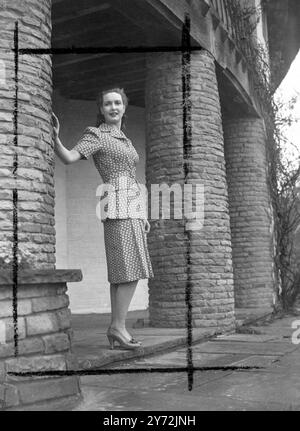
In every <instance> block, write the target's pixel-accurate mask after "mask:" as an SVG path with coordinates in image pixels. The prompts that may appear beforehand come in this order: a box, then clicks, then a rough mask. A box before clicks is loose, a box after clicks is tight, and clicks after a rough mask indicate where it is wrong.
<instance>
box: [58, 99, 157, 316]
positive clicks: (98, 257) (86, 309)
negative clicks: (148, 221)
mask: <svg viewBox="0 0 300 431" xmlns="http://www.w3.org/2000/svg"><path fill="white" fill-rule="evenodd" d="M53 111H54V112H55V113H56V115H57V116H58V118H59V120H60V125H61V129H60V139H61V141H62V143H63V144H64V145H65V146H66V147H67V148H69V149H71V148H73V147H74V145H75V144H76V143H77V141H78V140H79V139H80V137H81V135H82V132H83V130H84V129H85V127H87V126H95V120H96V104H95V102H90V101H81V100H67V99H65V98H63V97H61V95H60V94H59V93H58V92H57V91H54V95H53ZM127 119H128V120H127V129H126V132H125V133H126V135H127V136H128V137H129V138H130V139H131V140H132V142H133V145H134V146H135V148H136V150H137V152H138V154H139V156H140V163H139V165H138V166H137V180H138V181H139V182H141V183H145V123H144V109H142V108H138V107H128V110H127ZM57 159H58V158H57ZM101 183H102V179H101V177H100V175H99V173H98V171H97V170H96V168H95V166H94V164H93V160H92V158H91V159H89V160H81V161H79V162H77V163H75V164H72V165H68V166H65V165H63V164H62V163H61V162H60V160H57V162H56V169H55V191H56V205H55V219H56V232H57V235H56V267H57V268H69V269H71V268H74V269H81V270H82V272H83V281H82V282H79V283H68V287H69V296H70V307H71V311H72V312H73V313H91V312H100V313H105V312H110V299H109V283H108V281H107V267H106V255H105V246H104V236H103V226H102V222H101V221H100V220H99V219H98V218H97V217H96V205H97V202H98V201H97V198H96V189H97V187H98V185H99V184H101ZM147 307H148V280H147V279H145V280H140V281H139V283H138V286H137V289H136V293H135V295H134V297H133V300H132V303H131V305H130V310H143V309H146V308H147Z"/></svg>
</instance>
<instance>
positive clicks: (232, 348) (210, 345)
mask: <svg viewBox="0 0 300 431" xmlns="http://www.w3.org/2000/svg"><path fill="white" fill-rule="evenodd" d="M295 349H296V346H295V345H293V344H292V343H289V342H273V341H269V342H267V343H262V342H258V343H256V342H248V343H245V342H240V341H228V342H224V341H215V340H214V341H208V342H205V343H202V344H200V345H197V346H195V348H194V351H195V352H197V353H222V354H224V353H235V352H236V353H249V354H256V355H263V356H266V355H279V356H280V355H284V354H286V353H288V352H292V351H293V350H295Z"/></svg>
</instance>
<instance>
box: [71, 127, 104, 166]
mask: <svg viewBox="0 0 300 431" xmlns="http://www.w3.org/2000/svg"><path fill="white" fill-rule="evenodd" d="M101 147H102V141H101V139H100V137H99V136H98V134H97V133H96V131H95V130H94V128H93V127H87V128H86V129H85V130H84V132H83V135H82V137H81V138H80V139H79V141H78V142H77V144H76V145H75V146H74V147H73V148H72V150H76V151H78V152H79V153H80V154H81V155H82V156H83V158H84V159H85V160H87V159H88V158H89V157H90V156H91V155H93V154H94V153H96V152H97V151H99V150H100V149H101Z"/></svg>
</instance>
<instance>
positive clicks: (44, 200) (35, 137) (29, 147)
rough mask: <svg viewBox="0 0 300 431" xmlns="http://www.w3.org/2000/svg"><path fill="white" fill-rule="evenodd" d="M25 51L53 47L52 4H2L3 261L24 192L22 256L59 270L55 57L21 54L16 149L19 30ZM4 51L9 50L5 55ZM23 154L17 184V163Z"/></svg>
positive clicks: (25, 0)
mask: <svg viewBox="0 0 300 431" xmlns="http://www.w3.org/2000/svg"><path fill="white" fill-rule="evenodd" d="M16 21H17V22H18V27H19V48H38V47H39V48H49V47H50V41H51V1H50V0H16V1H13V2H4V5H3V2H2V4H1V17H0V38H1V47H2V50H1V54H0V67H1V69H2V74H1V76H2V77H4V78H5V79H3V80H2V85H1V87H0V151H1V161H0V190H1V191H0V230H1V237H0V257H2V258H4V259H7V260H10V259H11V249H12V228H13V222H12V220H13V211H12V208H13V200H12V199H13V198H12V196H13V194H12V193H13V192H12V190H13V188H17V189H18V231H19V238H18V239H19V252H20V257H23V258H24V259H25V260H26V261H27V262H29V263H30V265H31V266H35V267H36V268H54V264H55V229H54V223H55V222H54V179H53V162H52V161H53V146H52V142H51V140H52V135H51V93H52V69H51V58H50V56H49V55H29V54H28V55H27V54H26V55H23V54H20V55H19V61H18V64H19V70H18V118H17V120H18V148H17V149H16V148H15V147H14V109H15V105H14V103H15V100H14V98H15V88H16V83H15V57H14V52H13V51H12V49H13V48H14V29H15V22H16ZM3 48H5V49H7V51H5V50H4V49H3ZM15 152H17V154H18V168H17V181H16V183H15V182H14V176H13V159H14V153H15Z"/></svg>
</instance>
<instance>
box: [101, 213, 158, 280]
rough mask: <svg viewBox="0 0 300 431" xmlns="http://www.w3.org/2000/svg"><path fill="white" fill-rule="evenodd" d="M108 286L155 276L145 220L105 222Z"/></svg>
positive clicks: (130, 219)
mask: <svg viewBox="0 0 300 431" xmlns="http://www.w3.org/2000/svg"><path fill="white" fill-rule="evenodd" d="M103 226H104V243H105V252H106V262H107V278H108V281H109V283H126V282H128V281H134V280H139V279H144V278H152V277H154V273H153V269H152V265H151V260H150V256H149V251H148V245H147V234H146V232H145V229H144V221H143V220H142V219H132V218H127V219H110V218H107V219H106V220H104V221H103Z"/></svg>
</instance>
